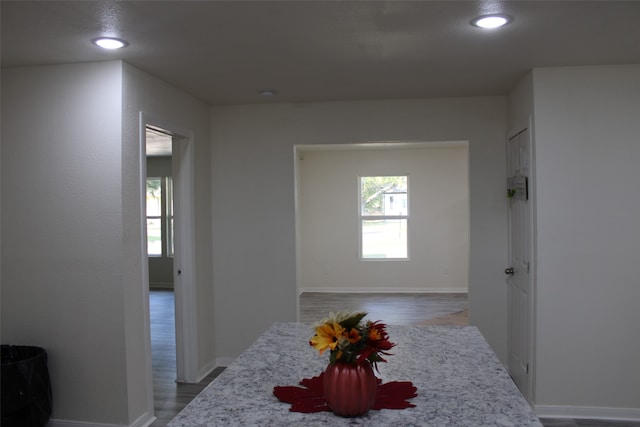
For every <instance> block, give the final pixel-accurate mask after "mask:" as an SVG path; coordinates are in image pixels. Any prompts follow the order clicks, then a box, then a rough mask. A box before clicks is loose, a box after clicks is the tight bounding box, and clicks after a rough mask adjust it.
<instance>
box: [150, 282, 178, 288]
mask: <svg viewBox="0 0 640 427" xmlns="http://www.w3.org/2000/svg"><path fill="white" fill-rule="evenodd" d="M149 289H173V282H150V283H149Z"/></svg>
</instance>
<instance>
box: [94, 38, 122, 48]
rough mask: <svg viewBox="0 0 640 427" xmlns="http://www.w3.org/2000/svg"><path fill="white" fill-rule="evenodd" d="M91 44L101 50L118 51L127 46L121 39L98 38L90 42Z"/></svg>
mask: <svg viewBox="0 0 640 427" xmlns="http://www.w3.org/2000/svg"><path fill="white" fill-rule="evenodd" d="M91 41H92V42H93V44H95V45H96V46H100V47H101V48H103V49H109V50H113V49H120V48H123V47H126V46H128V45H129V43H127V42H126V41H124V40H122V39H116V38H113V37H99V38H97V39H93V40H91Z"/></svg>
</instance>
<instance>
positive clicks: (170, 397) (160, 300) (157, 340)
mask: <svg viewBox="0 0 640 427" xmlns="http://www.w3.org/2000/svg"><path fill="white" fill-rule="evenodd" d="M174 310H175V304H174V297H173V291H171V290H151V291H150V292H149V317H150V321H151V357H152V371H153V398H154V403H155V404H154V411H155V415H156V420H155V421H154V422H153V423H152V424H151V427H164V426H166V425H167V424H168V423H169V421H171V420H172V419H173V418H174V417H175V416H176V415H177V414H178V412H180V411H181V410H182V409H183V408H184V407H185V406H187V404H188V403H189V402H191V400H193V398H194V397H196V396H197V395H198V394H199V393H200V392H201V391H202V390H204V388H205V387H206V386H207V385H208V384H209V383H210V382H211V381H213V380H214V378H215V377H217V376H218V375H219V374H220V372H222V371H223V369H224V368H216V369H215V370H214V371H213V372H212V373H211V374H209V375H208V376H207V377H206V378H204V379H203V380H202V381H200V382H199V383H198V384H187V383H178V382H176V376H177V375H176V330H175V311H174Z"/></svg>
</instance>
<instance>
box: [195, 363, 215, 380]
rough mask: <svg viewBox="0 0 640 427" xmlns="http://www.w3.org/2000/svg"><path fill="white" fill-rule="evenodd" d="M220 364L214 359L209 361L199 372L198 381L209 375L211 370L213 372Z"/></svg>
mask: <svg viewBox="0 0 640 427" xmlns="http://www.w3.org/2000/svg"><path fill="white" fill-rule="evenodd" d="M218 366H219V365H218V364H217V362H216V361H215V360H212V361H210V362H209V363H207V364H206V365H205V366H204V367H203V368H202V369H200V371H199V372H198V382H200V381H202V380H203V379H204V378H205V377H206V376H207V375H209V374H210V373H211V372H213V370H214V369H216V368H217V367H218Z"/></svg>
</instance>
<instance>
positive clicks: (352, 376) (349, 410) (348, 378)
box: [323, 362, 378, 417]
mask: <svg viewBox="0 0 640 427" xmlns="http://www.w3.org/2000/svg"><path fill="white" fill-rule="evenodd" d="M377 387H378V381H377V379H376V376H375V374H374V373H373V369H372V368H371V364H369V362H363V363H342V362H336V363H335V364H334V365H332V364H329V366H327V369H325V371H324V378H323V388H324V398H325V400H326V401H327V405H328V406H329V409H331V410H332V411H333V413H334V414H336V415H340V416H343V417H357V416H359V415H363V414H365V413H366V412H367V411H368V410H369V409H371V408H372V407H373V404H374V402H375V400H376V389H377Z"/></svg>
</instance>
